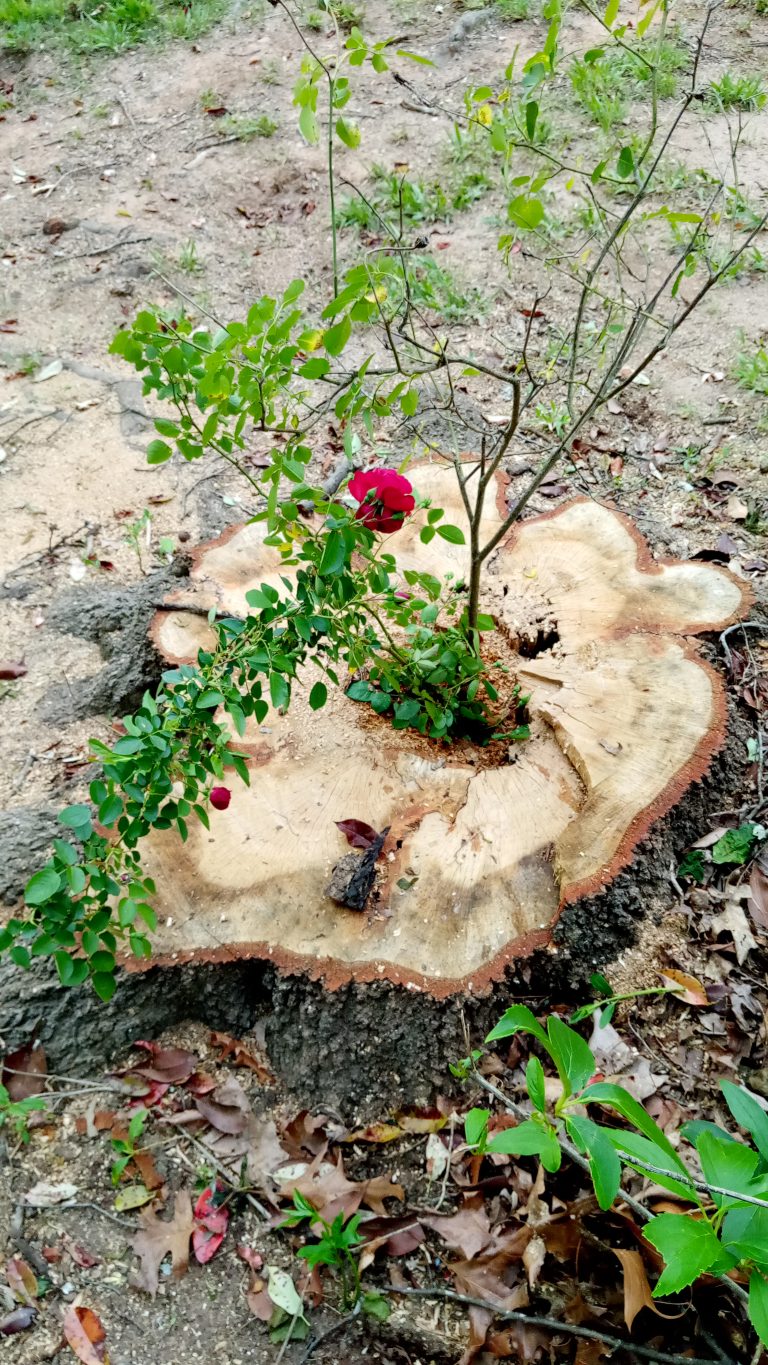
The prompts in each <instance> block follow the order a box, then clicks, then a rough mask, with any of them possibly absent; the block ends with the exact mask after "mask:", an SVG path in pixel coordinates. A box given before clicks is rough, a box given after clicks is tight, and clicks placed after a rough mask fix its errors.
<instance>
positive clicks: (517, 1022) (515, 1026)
mask: <svg viewBox="0 0 768 1365" xmlns="http://www.w3.org/2000/svg"><path fill="white" fill-rule="evenodd" d="M521 1029H522V1031H523V1032H524V1033H532V1034H533V1036H534V1038H538V1040H539V1042H540V1043H542V1044H543V1045H544V1047H545V1048H546V1049H547V1052H550V1045H549V1039H548V1037H547V1035H546V1033H545V1032H544V1030H543V1028H542V1027H541V1024H540V1023H539V1022H538V1020H537V1018H536V1016H535V1015H534V1014H533V1013H532V1011H531V1010H529V1008H528V1006H527V1005H512V1006H510V1008H509V1009H508V1010H506V1011H505V1013H504V1014H502V1016H501V1018H500V1020H499V1022H498V1024H497V1025H496V1026H495V1028H492V1029H491V1031H490V1033H489V1034H488V1037H487V1038H486V1040H485V1041H486V1043H495V1042H497V1040H498V1039H499V1038H511V1037H512V1035H513V1033H519V1032H520V1031H521Z"/></svg>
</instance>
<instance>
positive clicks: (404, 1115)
mask: <svg viewBox="0 0 768 1365" xmlns="http://www.w3.org/2000/svg"><path fill="white" fill-rule="evenodd" d="M447 1122H448V1119H447V1118H446V1116H445V1114H441V1113H440V1110H439V1109H430V1108H427V1109H401V1110H400V1111H399V1113H397V1114H395V1123H397V1124H398V1125H399V1126H400V1128H402V1130H403V1132H404V1133H439V1132H440V1129H441V1128H444V1127H445V1125H446V1123H447Z"/></svg>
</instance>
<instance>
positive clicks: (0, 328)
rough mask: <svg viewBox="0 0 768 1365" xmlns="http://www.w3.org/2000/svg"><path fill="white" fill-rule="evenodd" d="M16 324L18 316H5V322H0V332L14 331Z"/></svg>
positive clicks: (17, 323)
mask: <svg viewBox="0 0 768 1365" xmlns="http://www.w3.org/2000/svg"><path fill="white" fill-rule="evenodd" d="M18 325H19V320H18V318H6V319H5V322H0V332H15V331H16V328H17V327H18Z"/></svg>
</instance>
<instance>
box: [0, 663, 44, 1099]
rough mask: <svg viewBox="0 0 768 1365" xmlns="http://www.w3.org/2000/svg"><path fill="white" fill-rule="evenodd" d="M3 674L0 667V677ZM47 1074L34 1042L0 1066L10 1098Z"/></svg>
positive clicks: (39, 1087)
mask: <svg viewBox="0 0 768 1365" xmlns="http://www.w3.org/2000/svg"><path fill="white" fill-rule="evenodd" d="M25 671H26V670H25ZM3 676H5V675H4V674H3V672H2V670H1V669H0V678H2V677H3ZM47 1074H48V1064H47V1062H46V1060H45V1051H44V1049H43V1048H41V1047H40V1046H39V1044H37V1043H34V1042H32V1043H25V1044H24V1046H23V1047H19V1048H17V1049H16V1051H15V1052H8V1053H6V1055H5V1057H4V1058H3V1063H2V1066H1V1067H0V1083H1V1084H2V1085H4V1086H5V1088H6V1090H7V1091H8V1095H9V1097H10V1098H11V1099H12V1100H14V1101H18V1100H28V1099H30V1098H31V1096H32V1095H42V1094H43V1093H44V1091H45V1087H44V1085H43V1084H42V1082H41V1077H44V1076H47Z"/></svg>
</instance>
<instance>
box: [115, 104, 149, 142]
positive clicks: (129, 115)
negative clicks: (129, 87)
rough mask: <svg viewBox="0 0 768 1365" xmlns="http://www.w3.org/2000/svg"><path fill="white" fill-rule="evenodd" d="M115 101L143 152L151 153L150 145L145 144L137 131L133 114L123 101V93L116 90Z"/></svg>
mask: <svg viewBox="0 0 768 1365" xmlns="http://www.w3.org/2000/svg"><path fill="white" fill-rule="evenodd" d="M115 99H116V100H117V102H118V104H119V105H120V108H121V109H122V111H123V113H124V114H125V117H126V118H127V120H128V122H129V123H130V125H131V127H132V129H133V131H134V133H135V134H136V136H137V138H138V140H139V142H140V143H141V145H142V147H143V148H144V149H145V151H148V152H151V151H152V150H153V148H152V147H151V146H150V144H149V143H148V142H146V141H145V140H144V138H143V137H142V135H141V133H140V132H139V129H138V127H137V124H136V120H135V118H134V117H133V114H132V113H131V111H130V109H129V108H128V105H127V103H126V99H125V95H124V93H123V91H122V90H118V92H117V94H116V96H115Z"/></svg>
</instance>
